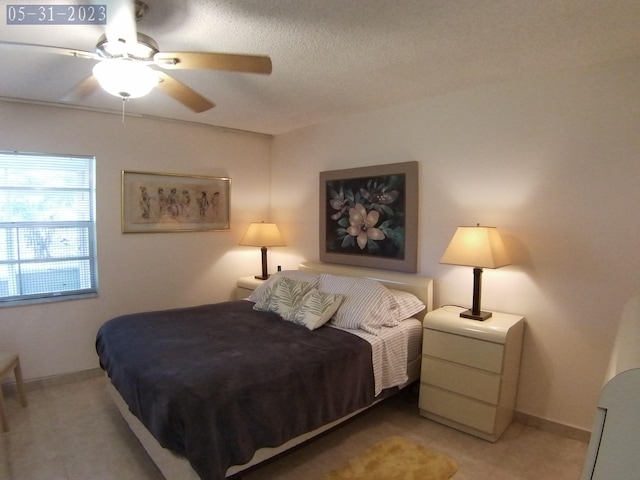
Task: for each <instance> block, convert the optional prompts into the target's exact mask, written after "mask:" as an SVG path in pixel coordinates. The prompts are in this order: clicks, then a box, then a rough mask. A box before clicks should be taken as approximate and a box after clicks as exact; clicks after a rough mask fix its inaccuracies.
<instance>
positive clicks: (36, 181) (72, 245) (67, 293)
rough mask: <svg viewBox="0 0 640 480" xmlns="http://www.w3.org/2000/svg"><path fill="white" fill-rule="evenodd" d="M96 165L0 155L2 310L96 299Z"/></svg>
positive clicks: (83, 160) (52, 157) (38, 156)
mask: <svg viewBox="0 0 640 480" xmlns="http://www.w3.org/2000/svg"><path fill="white" fill-rule="evenodd" d="M94 172H95V159H94V158H93V157H80V156H62V155H44V154H30V153H17V152H0V306H1V305H7V304H15V303H20V302H25V301H37V300H43V299H53V298H56V299H63V298H72V297H74V296H75V297H77V296H79V295H83V296H84V295H86V294H95V293H97V283H98V281H97V260H96V238H95V235H96V234H95V208H94V204H95V175H94Z"/></svg>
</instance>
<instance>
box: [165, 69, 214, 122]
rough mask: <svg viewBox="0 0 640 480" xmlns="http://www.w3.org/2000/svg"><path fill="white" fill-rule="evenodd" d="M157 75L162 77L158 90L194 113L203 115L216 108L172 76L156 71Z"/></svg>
mask: <svg viewBox="0 0 640 480" xmlns="http://www.w3.org/2000/svg"><path fill="white" fill-rule="evenodd" d="M156 73H157V74H158V77H160V82H159V83H158V86H157V87H156V88H158V89H160V90H161V91H163V92H164V93H166V94H167V95H169V96H170V97H173V98H174V99H175V100H177V101H178V102H180V103H182V104H183V105H185V106H186V107H189V108H190V109H191V110H193V111H194V112H196V113H201V112H204V111H206V110H209V109H211V108H213V107H215V104H214V103H212V102H210V101H209V100H208V99H206V98H205V97H203V96H202V95H200V94H199V93H198V92H196V91H195V90H192V89H191V88H189V87H187V86H186V85H185V84H184V83H182V82H179V81H178V80H176V79H175V78H173V77H172V76H170V75H167V74H166V73H164V72H159V71H156Z"/></svg>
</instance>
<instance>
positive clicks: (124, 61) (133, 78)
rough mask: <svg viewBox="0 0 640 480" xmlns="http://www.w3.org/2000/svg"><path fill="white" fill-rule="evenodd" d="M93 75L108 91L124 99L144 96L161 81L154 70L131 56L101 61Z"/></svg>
mask: <svg viewBox="0 0 640 480" xmlns="http://www.w3.org/2000/svg"><path fill="white" fill-rule="evenodd" d="M93 75H94V76H95V77H96V78H97V79H98V83H100V86H101V87H102V88H104V89H105V90H106V91H107V92H108V93H110V94H111V95H114V96H116V97H120V98H123V99H127V98H139V97H144V96H145V95H146V94H148V93H149V92H150V91H151V90H153V88H154V87H155V86H156V85H157V84H158V82H159V81H160V79H159V77H158V75H157V74H156V73H155V71H154V70H152V69H151V68H149V67H147V66H146V65H144V64H142V63H139V62H138V61H136V60H133V59H130V58H114V59H111V60H104V61H102V62H99V63H97V64H96V65H95V66H94V67H93Z"/></svg>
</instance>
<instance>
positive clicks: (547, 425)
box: [513, 412, 591, 443]
mask: <svg viewBox="0 0 640 480" xmlns="http://www.w3.org/2000/svg"><path fill="white" fill-rule="evenodd" d="M513 421H514V422H517V423H521V424H523V425H526V426H528V427H532V428H536V429H538V430H542V431H543V432H549V433H553V434H555V435H559V436H561V437H566V438H571V439H573V440H578V441H580V442H584V443H589V440H590V439H591V432H590V431H588V430H582V429H581V428H576V427H570V426H568V425H564V424H562V423H557V422H552V421H551V420H546V419H544V418H540V417H535V416H533V415H529V414H527V413H522V412H515V413H514V416H513Z"/></svg>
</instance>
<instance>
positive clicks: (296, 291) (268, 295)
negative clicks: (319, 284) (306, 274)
mask: <svg viewBox="0 0 640 480" xmlns="http://www.w3.org/2000/svg"><path fill="white" fill-rule="evenodd" d="M312 287H313V285H312V284H311V283H309V282H300V281H298V280H293V279H291V278H288V277H279V278H277V279H276V280H275V281H274V282H271V283H270V284H269V285H268V286H267V288H265V289H264V291H263V293H262V295H261V296H260V298H259V299H258V300H257V301H256V304H255V305H254V306H253V309H254V310H260V311H266V312H274V313H277V314H278V315H280V316H281V317H284V316H285V315H287V314H288V313H289V312H290V311H291V310H293V309H294V308H295V307H296V306H297V305H298V304H299V303H300V302H301V301H302V298H303V297H304V295H305V293H307V292H308V291H309V290H310V289H311V288H312Z"/></svg>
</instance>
